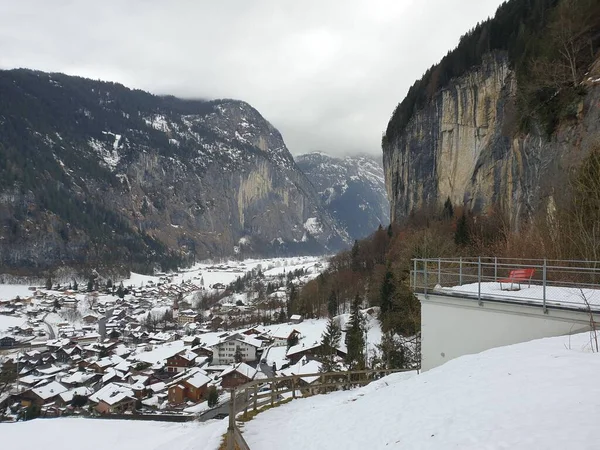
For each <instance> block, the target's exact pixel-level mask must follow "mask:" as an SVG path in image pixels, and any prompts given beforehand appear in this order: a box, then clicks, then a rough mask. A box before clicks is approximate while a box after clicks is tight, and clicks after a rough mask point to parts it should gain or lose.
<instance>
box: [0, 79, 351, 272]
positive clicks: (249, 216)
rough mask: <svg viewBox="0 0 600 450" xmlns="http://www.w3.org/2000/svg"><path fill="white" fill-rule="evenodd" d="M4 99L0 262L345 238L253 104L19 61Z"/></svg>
mask: <svg viewBox="0 0 600 450" xmlns="http://www.w3.org/2000/svg"><path fill="white" fill-rule="evenodd" d="M0 98H2V99H3V101H2V102H1V103H0V161H2V163H4V164H0V171H2V178H3V180H2V182H0V223H1V224H2V225H3V226H2V227H0V267H3V268H7V269H9V270H23V269H31V270H33V271H36V270H42V269H46V268H52V267H54V266H56V265H59V264H86V265H90V266H96V265H98V264H123V265H129V264H133V265H136V264H137V265H140V266H143V268H146V269H151V268H152V267H154V266H163V267H166V266H169V265H173V264H180V263H182V262H189V261H192V260H194V259H201V258H209V257H220V256H228V255H233V254H235V253H242V254H244V255H247V256H249V255H265V254H289V253H316V252H326V251H334V250H336V249H338V248H340V247H341V246H343V245H346V244H347V243H348V236H347V234H346V233H345V231H344V230H343V229H342V228H341V227H338V226H337V224H336V221H335V220H334V219H333V218H332V216H331V215H330V214H329V212H328V211H327V210H325V209H324V208H323V207H322V206H321V202H320V198H319V196H318V194H317V193H316V192H315V190H314V188H313V186H312V184H311V183H310V182H309V181H308V180H307V178H306V177H305V176H304V174H303V173H302V172H301V171H300V170H299V169H298V167H297V166H296V164H295V162H294V160H293V158H292V156H291V154H290V153H289V151H288V150H287V148H286V146H285V143H284V141H283V139H282V137H281V135H280V133H279V132H278V131H277V130H276V129H275V128H274V127H273V126H272V125H271V124H270V123H269V122H267V121H266V120H265V119H264V118H263V117H262V116H261V115H260V113H259V112H258V111H256V110H255V109H254V108H252V107H251V106H250V105H248V104H247V103H244V102H241V101H235V100H216V101H209V102H205V101H184V100H180V99H176V98H173V97H157V96H153V95H150V94H147V93H145V92H141V91H134V90H129V89H127V88H125V87H123V86H121V85H118V84H114V83H104V82H98V81H92V80H86V79H82V78H76V77H68V76H65V75H60V74H46V73H42V72H32V71H21V70H19V71H3V72H0Z"/></svg>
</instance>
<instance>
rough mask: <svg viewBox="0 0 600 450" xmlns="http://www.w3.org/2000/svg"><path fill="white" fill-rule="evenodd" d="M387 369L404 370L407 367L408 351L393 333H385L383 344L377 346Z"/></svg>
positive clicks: (382, 338) (382, 339)
mask: <svg viewBox="0 0 600 450" xmlns="http://www.w3.org/2000/svg"><path fill="white" fill-rule="evenodd" d="M377 349H378V350H379V351H380V352H381V360H382V365H383V368H385V369H403V368H406V367H407V358H406V350H405V348H404V346H403V345H402V343H401V342H400V340H399V339H398V338H396V337H395V336H394V333H393V332H392V331H388V332H386V333H383V336H381V343H380V344H377Z"/></svg>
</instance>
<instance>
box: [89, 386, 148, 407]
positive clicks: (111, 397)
mask: <svg viewBox="0 0 600 450" xmlns="http://www.w3.org/2000/svg"><path fill="white" fill-rule="evenodd" d="M89 400H90V402H92V403H94V404H95V407H94V408H95V409H96V411H98V412H99V413H100V414H115V413H123V412H125V411H135V404H136V401H137V399H136V398H135V394H134V392H133V390H132V389H131V388H130V387H129V385H126V384H118V383H109V384H107V385H106V386H104V387H103V388H102V389H100V390H99V391H97V392H95V393H94V394H92V395H90V397H89Z"/></svg>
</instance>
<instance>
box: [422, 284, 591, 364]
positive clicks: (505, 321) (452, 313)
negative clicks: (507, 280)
mask: <svg viewBox="0 0 600 450" xmlns="http://www.w3.org/2000/svg"><path fill="white" fill-rule="evenodd" d="M418 297H419V300H420V301H421V336H422V343H421V367H422V369H423V370H424V371H425V370H429V369H432V368H434V367H437V366H439V365H441V364H443V363H445V362H446V361H449V360H451V359H453V358H456V357H458V356H462V355H467V354H473V353H479V352H481V351H483V350H488V349H490V348H494V347H501V346H503V345H510V344H517V343H519V342H526V341H530V340H532V339H538V338H544V337H552V336H561V335H566V334H573V333H580V332H583V331H588V330H589V328H590V327H589V321H590V318H589V315H588V314H587V313H586V312H581V311H569V310H560V309H553V308H548V311H547V314H544V312H543V309H542V307H541V306H530V305H521V304H513V303H507V302H501V301H483V303H482V304H481V305H480V304H479V303H478V302H477V300H476V299H469V298H460V297H451V296H444V295H431V294H430V295H427V296H425V295H423V294H419V295H418Z"/></svg>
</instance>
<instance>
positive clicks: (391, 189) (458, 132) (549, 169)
mask: <svg viewBox="0 0 600 450" xmlns="http://www.w3.org/2000/svg"><path fill="white" fill-rule="evenodd" d="M594 79H595V78H593V75H592V76H591V77H590V78H589V80H588V95H587V96H586V97H585V99H584V101H583V102H582V103H581V104H580V105H579V106H578V114H577V120H576V121H574V122H571V123H567V124H564V125H563V126H561V127H560V129H559V130H558V131H557V132H556V133H555V134H554V135H553V136H552V137H550V138H548V137H546V136H545V135H544V133H542V132H537V131H533V132H531V133H529V134H522V133H519V132H518V130H517V127H516V123H515V122H516V121H515V108H516V105H515V102H514V98H515V92H516V87H517V86H516V77H515V74H514V72H513V71H512V70H511V69H510V68H509V64H508V59H507V57H506V55H505V54H503V53H501V52H498V53H492V54H488V55H487V57H485V58H484V60H483V64H482V65H481V66H479V67H475V68H474V69H473V70H471V71H470V72H468V73H466V74H465V75H464V76H462V77H460V78H457V79H455V80H453V81H451V82H450V83H449V85H448V86H447V87H446V88H444V89H442V90H440V91H439V92H437V93H436V95H435V96H434V97H433V99H432V100H431V101H430V102H429V104H427V105H426V106H425V107H424V108H422V109H420V110H419V111H417V112H415V113H414V114H413V116H412V118H411V120H410V122H409V123H408V125H407V126H406V128H405V129H404V131H403V132H402V133H401V134H399V135H398V136H395V137H394V139H393V140H392V141H390V142H386V143H384V146H383V162H384V168H385V177H386V188H387V192H388V196H389V199H390V203H391V216H392V219H393V220H400V219H402V218H404V217H406V216H407V215H408V214H410V212H411V211H412V210H416V209H419V208H421V207H423V206H425V205H428V204H429V205H434V206H435V205H438V206H439V205H442V204H443V203H444V202H445V201H446V199H447V198H450V200H451V201H452V203H453V204H454V205H465V206H466V207H467V208H469V209H471V210H473V211H475V212H485V211H486V210H487V209H488V208H489V207H490V206H491V205H499V206H500V207H501V208H502V209H503V210H504V211H507V212H509V213H510V215H511V218H512V220H513V221H514V222H515V223H516V222H517V221H518V219H520V218H523V217H527V216H528V215H530V214H532V213H533V212H534V211H536V210H537V209H539V208H547V207H549V205H550V203H551V201H552V198H553V197H554V196H555V195H557V192H556V191H555V189H558V190H560V186H561V183H559V181H563V182H564V181H565V179H566V177H565V175H566V171H567V170H568V169H569V168H570V167H572V166H573V165H574V164H576V163H578V162H580V161H581V159H582V157H583V156H584V155H585V154H586V152H587V150H588V149H589V148H590V146H591V145H592V144H593V143H594V142H597V141H598V138H599V137H600V136H599V133H600V125H599V124H600V109H599V108H598V105H599V104H600V103H599V102H600V87H599V84H598V83H594V82H593V80H594Z"/></svg>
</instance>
